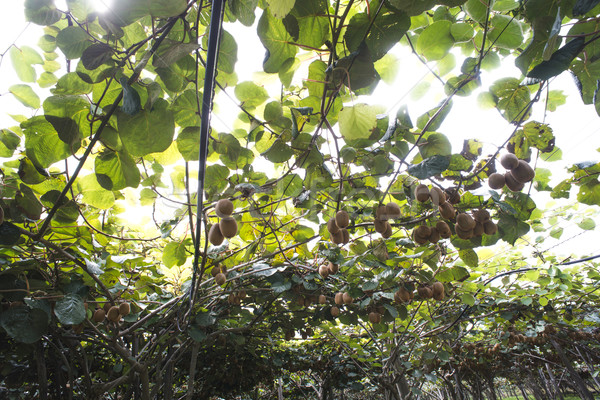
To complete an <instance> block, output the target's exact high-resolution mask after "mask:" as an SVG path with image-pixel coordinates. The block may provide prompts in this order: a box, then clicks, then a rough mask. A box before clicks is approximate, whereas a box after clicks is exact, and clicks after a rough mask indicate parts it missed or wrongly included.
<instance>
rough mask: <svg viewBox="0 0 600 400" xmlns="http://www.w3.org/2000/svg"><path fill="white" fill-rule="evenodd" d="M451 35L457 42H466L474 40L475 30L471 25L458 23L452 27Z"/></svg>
mask: <svg viewBox="0 0 600 400" xmlns="http://www.w3.org/2000/svg"><path fill="white" fill-rule="evenodd" d="M450 34H451V35H452V37H453V38H454V40H455V41H456V42H466V41H469V40H471V39H472V38H473V35H474V34H475V30H474V29H473V26H471V24H467V23H464V22H458V23H456V24H452V26H451V27H450Z"/></svg>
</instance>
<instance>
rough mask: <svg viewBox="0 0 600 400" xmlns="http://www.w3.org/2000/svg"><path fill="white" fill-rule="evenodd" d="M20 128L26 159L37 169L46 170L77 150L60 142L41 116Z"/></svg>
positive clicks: (56, 134)
mask: <svg viewBox="0 0 600 400" xmlns="http://www.w3.org/2000/svg"><path fill="white" fill-rule="evenodd" d="M21 128H23V130H24V132H25V149H26V150H25V152H26V154H27V157H28V158H29V159H30V160H31V161H32V162H33V164H34V165H36V166H38V167H42V168H48V167H49V166H50V165H52V164H54V163H55V162H57V161H61V160H64V159H65V158H67V157H69V156H70V155H71V152H75V151H77V149H78V147H77V146H76V147H71V146H70V145H68V144H67V143H65V142H64V141H62V140H61V138H60V137H59V136H58V133H57V132H56V130H55V129H54V127H53V126H52V124H51V123H50V122H48V121H47V120H46V118H44V117H42V116H38V117H33V118H30V119H28V120H27V121H25V122H23V123H22V124H21Z"/></svg>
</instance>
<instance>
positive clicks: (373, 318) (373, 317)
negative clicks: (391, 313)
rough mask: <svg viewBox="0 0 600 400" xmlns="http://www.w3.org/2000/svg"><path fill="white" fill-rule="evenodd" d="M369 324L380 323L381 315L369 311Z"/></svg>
mask: <svg viewBox="0 0 600 400" xmlns="http://www.w3.org/2000/svg"><path fill="white" fill-rule="evenodd" d="M369 322H370V323H372V324H378V323H380V322H381V314H379V313H378V312H376V311H371V312H370V313H369Z"/></svg>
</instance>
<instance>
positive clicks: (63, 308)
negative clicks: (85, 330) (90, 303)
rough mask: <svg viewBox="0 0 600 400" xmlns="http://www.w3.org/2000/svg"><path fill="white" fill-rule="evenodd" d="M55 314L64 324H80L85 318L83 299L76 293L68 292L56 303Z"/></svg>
mask: <svg viewBox="0 0 600 400" xmlns="http://www.w3.org/2000/svg"><path fill="white" fill-rule="evenodd" d="M54 315H56V318H58V321H59V322H60V323H61V324H64V325H78V324H80V323H82V322H83V320H85V306H84V305H83V299H82V298H81V296H79V295H78V294H76V293H66V294H65V295H64V297H63V298H62V299H60V300H58V301H57V302H56V304H55V305H54Z"/></svg>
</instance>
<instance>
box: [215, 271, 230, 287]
mask: <svg viewBox="0 0 600 400" xmlns="http://www.w3.org/2000/svg"><path fill="white" fill-rule="evenodd" d="M215 282H216V284H217V285H219V286H223V285H224V284H225V282H227V277H226V276H225V274H224V273H222V272H219V273H218V274H217V275H215Z"/></svg>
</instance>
